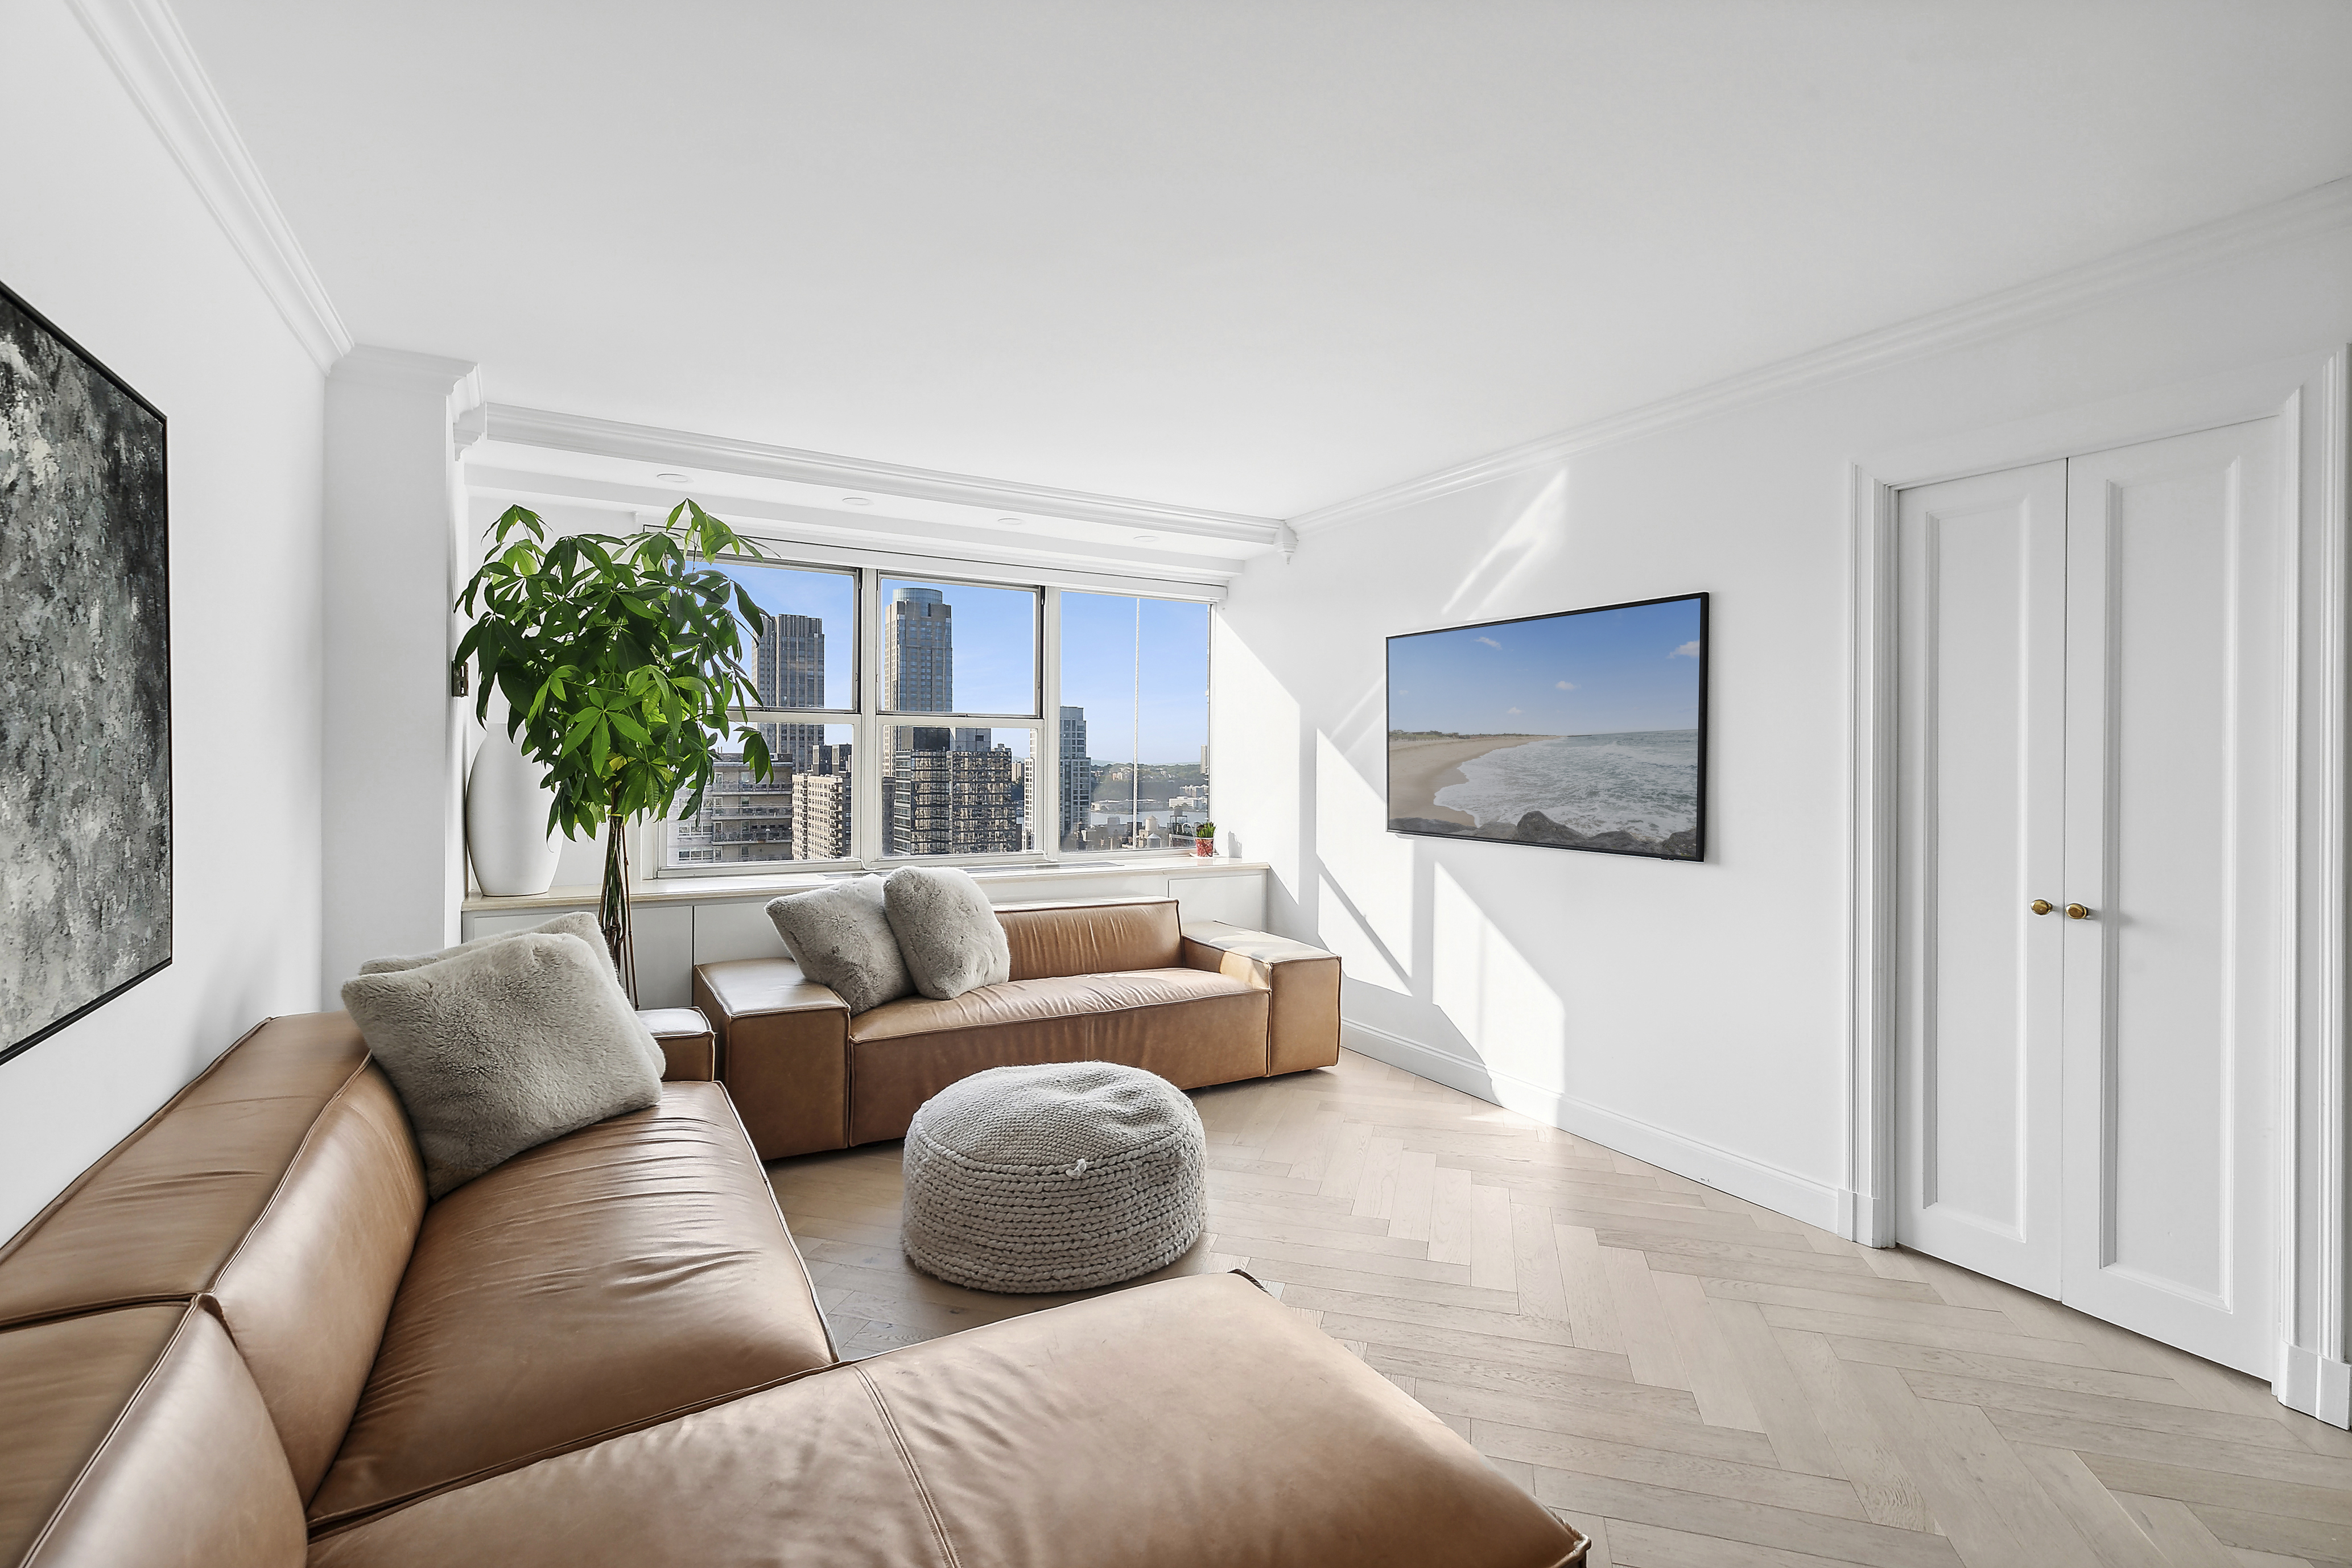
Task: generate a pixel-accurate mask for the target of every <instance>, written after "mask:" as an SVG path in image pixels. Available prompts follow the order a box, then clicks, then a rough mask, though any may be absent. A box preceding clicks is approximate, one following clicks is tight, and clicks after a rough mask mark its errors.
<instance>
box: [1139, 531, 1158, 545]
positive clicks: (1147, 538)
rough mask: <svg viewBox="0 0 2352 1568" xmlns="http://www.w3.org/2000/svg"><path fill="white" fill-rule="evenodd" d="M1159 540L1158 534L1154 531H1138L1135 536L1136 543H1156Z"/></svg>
mask: <svg viewBox="0 0 2352 1568" xmlns="http://www.w3.org/2000/svg"><path fill="white" fill-rule="evenodd" d="M1159 541H1160V536H1159V535H1158V534H1156V533H1139V534H1137V535H1136V536H1135V542H1137V543H1138V544H1156V543H1158V542H1159Z"/></svg>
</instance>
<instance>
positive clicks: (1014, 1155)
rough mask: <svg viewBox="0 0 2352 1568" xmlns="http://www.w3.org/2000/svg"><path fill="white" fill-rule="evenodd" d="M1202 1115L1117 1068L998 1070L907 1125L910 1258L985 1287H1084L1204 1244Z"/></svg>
mask: <svg viewBox="0 0 2352 1568" xmlns="http://www.w3.org/2000/svg"><path fill="white" fill-rule="evenodd" d="M1207 1152H1208V1142H1207V1140H1206V1139H1205V1138H1204V1137H1203V1136H1202V1132H1201V1114H1200V1112H1199V1111H1197V1110H1193V1109H1192V1101H1191V1100H1187V1099H1185V1098H1184V1096H1183V1093H1182V1091H1181V1090H1180V1089H1177V1087H1176V1086H1175V1085H1174V1084H1172V1083H1170V1082H1169V1081H1168V1080H1167V1079H1164V1078H1161V1077H1160V1076H1159V1075H1158V1074H1156V1073H1148V1072H1145V1071H1143V1070H1142V1069H1141V1068H1129V1067H1120V1066H1118V1065H1117V1064H1116V1063H1112V1062H1048V1063H1045V1064H1044V1065H1042V1066H1038V1067H1017V1068H990V1069H989V1070H988V1071H986V1072H982V1073H975V1074H973V1075H972V1076H971V1077H970V1078H968V1079H963V1080H962V1081H961V1082H960V1083H955V1084H950V1086H948V1087H947V1088H946V1089H941V1090H940V1092H939V1093H938V1094H936V1095H934V1096H932V1097H931V1098H930V1099H929V1100H926V1101H925V1102H924V1104H923V1108H922V1109H921V1110H918V1111H916V1112H915V1120H914V1122H913V1124H912V1125H910V1126H909V1127H908V1129H907V1156H906V1158H907V1210H906V1221H905V1225H904V1226H903V1231H904V1238H905V1244H906V1248H907V1258H908V1262H910V1263H912V1264H914V1266H915V1267H916V1268H920V1269H922V1270H923V1271H924V1272H925V1273H927V1274H935V1275H937V1276H938V1277H939V1278H940V1279H945V1280H947V1281H948V1282H949V1283H950V1284H955V1285H965V1286H969V1287H971V1289H975V1290H1002V1291H1010V1292H1034V1291H1044V1290H1085V1289H1091V1288H1093V1287H1094V1286H1097V1285H1112V1284H1116V1283H1118V1281H1119V1280H1121V1279H1134V1278H1135V1277H1136V1276H1137V1275H1139V1274H1149V1273H1150V1272H1151V1271H1152V1270H1153V1269H1155V1268H1166V1267H1167V1266H1168V1265H1169V1264H1171V1263H1173V1262H1174V1261H1175V1260H1176V1259H1177V1258H1181V1257H1182V1256H1183V1255H1184V1252H1185V1249H1186V1248H1188V1247H1191V1246H1192V1243H1193V1242H1194V1241H1196V1240H1198V1239H1199V1238H1200V1235H1201V1220H1202V1169H1203V1168H1204V1166H1205V1165H1206V1163H1207Z"/></svg>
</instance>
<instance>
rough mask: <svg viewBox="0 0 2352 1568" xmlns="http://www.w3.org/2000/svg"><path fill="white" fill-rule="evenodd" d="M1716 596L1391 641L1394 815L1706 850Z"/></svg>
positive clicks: (1696, 854)
mask: <svg viewBox="0 0 2352 1568" xmlns="http://www.w3.org/2000/svg"><path fill="white" fill-rule="evenodd" d="M1705 643H1706V595H1704V594H1694V595H1689V596H1687V597H1685V598H1679V599H1661V600H1657V601H1654V602H1653V603H1649V604H1640V605H1616V606H1612V607H1610V608H1607V609H1595V610H1572V611H1569V612H1566V613H1564V614H1561V615H1557V616H1531V617H1529V618H1528V619H1525V620H1516V621H1496V622H1491V623H1488V624H1486V625H1482V626H1453V627H1449V628H1447V629H1446V630H1444V631H1434V632H1415V633H1412V634H1410V635H1408V636H1404V637H1391V638H1389V668H1388V692H1389V783H1388V789H1389V827H1390V829H1391V831H1394V832H1398V833H1421V834H1431V835H1436V836H1440V837H1460V838H1483V839H1490V840H1500V841H1502V842H1505V843H1512V844H1539V845H1545V846H1549V847H1555V848H1563V849H1592V850H1600V851H1603V852H1606V853H1611V854H1618V855H1650V856H1656V857H1660V858H1665V859H1673V860H1696V859H1697V858H1700V855H1701V854H1702V853H1703V847H1704V841H1705V840H1704V825H1703V823H1702V820H1701V816H1702V813H1703V812H1704V810H1705V808H1706V801H1705V799H1704V798H1703V797H1704V793H1705V792H1704V790H1703V788H1702V784H1701V763H1702V758H1703V740H1704V737H1703V734H1702V729H1703V726H1704V722H1705V713H1706V694H1705V683H1706V658H1705V655H1706V646H1705Z"/></svg>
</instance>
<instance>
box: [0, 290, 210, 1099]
mask: <svg viewBox="0 0 2352 1568" xmlns="http://www.w3.org/2000/svg"><path fill="white" fill-rule="evenodd" d="M0 351H5V352H0V420H5V421H7V422H8V426H9V428H10V430H11V432H12V435H19V436H23V437H26V439H23V440H12V441H11V443H10V448H11V449H13V450H14V451H15V452H16V460H11V459H9V458H5V457H0V580H5V581H7V582H8V583H9V584H10V585H11V586H10V595H9V603H8V605H6V608H5V615H0V792H6V793H5V795H0V1061H6V1060H8V1059H9V1058H13V1057H15V1056H16V1055H18V1054H20V1053H22V1052H24V1051H26V1050H28V1049H30V1048H31V1047H34V1046H36V1045H38V1044H39V1043H40V1042H41V1041H43V1040H45V1039H47V1038H48V1037H50V1036H52V1035H54V1034H56V1033H58V1031H59V1030H61V1029H64V1028H66V1027H68V1026H70V1025H72V1024H75V1023H77V1022H79V1020H81V1019H82V1018H84V1017H87V1016H89V1015H90V1014H91V1013H93V1012H95V1011H97V1010H98V1009H99V1008H100V1007H103V1006H105V1005H107V1004H108V1003H109V1002H111V1001H113V1000H114V999H115V998H116V997H118V996H120V995H121V994H123V993H125V992H127V991H129V990H131V988H132V987H134V986H136V985H138V984H141V983H142V981H146V980H150V979H152V978H153V977H154V976H155V975H157V974H160V973H163V971H164V970H165V969H168V968H169V967H171V963H172V956H173V857H174V853H175V845H174V840H173V758H172V640H171V597H172V595H171V482H170V425H169V421H168V420H167V419H166V418H165V416H164V414H163V410H162V409H160V408H158V407H156V406H155V405H154V404H153V403H152V402H150V401H149V400H148V399H147V398H145V397H144V396H142V395H141V394H140V393H139V391H138V389H137V388H135V387H133V386H131V384H130V383H129V382H127V381H125V380H124V379H123V378H122V377H121V376H120V375H118V374H115V372H114V371H112V370H111V369H110V368H109V367H108V366H107V365H106V364H105V363H102V362H101V361H100V360H99V359H98V357H97V356H96V355H94V354H92V353H90V352H89V350H87V349H85V348H83V347H82V346H81V344H80V343H79V342H76V341H75V340H74V339H73V337H72V336H71V335H70V334H68V333H67V332H66V331H64V330H63V329H62V328H60V327H59V326H58V324H57V323H56V322H54V321H51V320H50V319H49V318H48V317H47V316H46V315H44V314H43V313H42V312H40V311H39V310H36V309H34V308H33V306H32V305H31V303H30V302H29V301H27V300H26V299H25V298H24V297H23V296H22V295H20V294H18V293H16V291H15V290H14V289H9V288H8V287H6V286H5V284H0Z"/></svg>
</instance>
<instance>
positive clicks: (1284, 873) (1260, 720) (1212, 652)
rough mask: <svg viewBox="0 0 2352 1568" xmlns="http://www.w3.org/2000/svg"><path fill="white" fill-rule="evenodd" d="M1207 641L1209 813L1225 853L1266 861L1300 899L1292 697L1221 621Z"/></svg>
mask: <svg viewBox="0 0 2352 1568" xmlns="http://www.w3.org/2000/svg"><path fill="white" fill-rule="evenodd" d="M1209 639H1210V640H1209V671H1210V679H1211V682H1212V684H1213V688H1214V692H1213V696H1212V698H1211V700H1210V703H1209V800H1210V810H1211V812H1212V814H1213V816H1215V817H1216V820H1217V825H1218V826H1219V827H1220V828H1221V829H1223V832H1224V833H1225V834H1228V835H1230V836H1231V837H1230V839H1229V840H1228V842H1229V846H1230V848H1231V850H1232V852H1234V853H1237V854H1239V855H1240V856H1241V857H1242V858H1244V859H1249V860H1264V861H1265V862H1267V863H1268V864H1269V865H1271V866H1272V867H1273V868H1274V873H1273V874H1274V879H1275V880H1276V882H1277V883H1279V884H1280V885H1281V888H1282V889H1283V890H1284V891H1285V892H1286V893H1287V894H1288V895H1289V896H1290V897H1291V898H1292V899H1293V900H1304V899H1305V897H1306V886H1307V880H1308V878H1307V867H1306V864H1305V846H1304V843H1303V842H1302V838H1301V835H1300V826H1301V825H1300V822H1299V817H1300V816H1301V813H1302V810H1303V808H1304V807H1305V805H1306V802H1305V801H1304V800H1303V799H1302V798H1301V795H1302V793H1303V792H1302V790H1301V788H1300V781H1299V776H1298V773H1299V768H1298V753H1299V720H1298V700H1297V698H1295V697H1293V696H1291V694H1290V692H1289V689H1287V688H1286V687H1285V686H1284V685H1283V684H1282V682H1281V680H1280V679H1278V678H1276V675H1275V674H1274V672H1273V671H1272V670H1270V669H1268V668H1266V667H1265V660H1263V659H1261V658H1258V656H1257V655H1256V654H1255V652H1253V651H1252V650H1251V648H1250V646H1249V644H1247V643H1245V642H1244V641H1243V640H1242V639H1241V638H1240V637H1237V636H1235V635H1234V630H1233V628H1232V627H1231V626H1229V625H1228V624H1227V623H1226V621H1225V617H1224V616H1210V617H1209Z"/></svg>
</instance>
